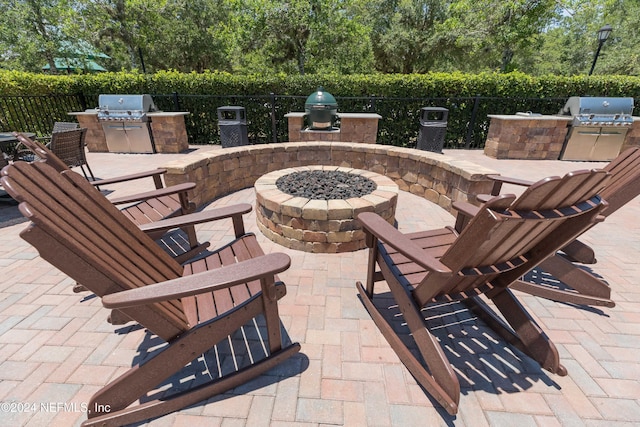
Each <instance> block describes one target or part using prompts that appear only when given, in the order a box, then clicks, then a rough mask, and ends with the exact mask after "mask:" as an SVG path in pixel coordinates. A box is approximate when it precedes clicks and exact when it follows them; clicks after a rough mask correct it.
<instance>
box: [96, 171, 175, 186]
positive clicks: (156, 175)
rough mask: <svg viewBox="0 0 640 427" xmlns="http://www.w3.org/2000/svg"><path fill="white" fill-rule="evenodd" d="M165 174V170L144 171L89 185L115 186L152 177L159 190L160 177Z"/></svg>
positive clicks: (100, 180)
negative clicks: (119, 183)
mask: <svg viewBox="0 0 640 427" xmlns="http://www.w3.org/2000/svg"><path fill="white" fill-rule="evenodd" d="M165 173H167V170H166V169H155V170H151V171H146V172H139V173H134V174H131V175H123V176H117V177H114V178H106V179H99V180H96V181H91V184H92V185H96V186H99V185H107V184H115V183H118V182H126V181H133V180H136V179H141V178H148V177H153V180H154V182H155V183H156V188H161V187H162V182H161V181H160V175H164V174H165ZM156 179H157V180H158V181H156ZM158 182H160V186H158Z"/></svg>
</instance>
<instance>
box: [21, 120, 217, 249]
mask: <svg viewBox="0 0 640 427" xmlns="http://www.w3.org/2000/svg"><path fill="white" fill-rule="evenodd" d="M67 132H69V131H67ZM70 132H73V130H71V131H70ZM59 134H65V131H59V132H54V135H59ZM14 135H15V136H16V138H18V140H19V141H20V143H21V144H22V145H24V146H25V147H26V148H28V149H29V150H31V151H32V152H33V153H34V154H35V156H37V158H38V159H39V160H40V161H43V162H45V163H47V164H49V165H51V166H52V167H53V168H54V169H56V170H57V171H58V172H63V171H66V170H69V167H68V166H67V163H65V162H64V161H62V160H60V159H59V158H58V156H56V155H55V154H54V153H53V152H52V151H51V150H49V149H48V148H47V147H45V146H44V145H42V144H40V143H38V142H36V141H33V140H32V139H30V138H28V137H26V136H25V135H23V134H20V133H14ZM166 172H167V171H166V169H155V170H152V171H146V172H140V173H136V174H130V175H124V176H119V177H115V178H109V179H101V180H93V181H90V183H91V185H94V186H96V187H98V186H100V185H102V186H104V185H109V184H115V183H119V182H129V181H135V180H138V179H144V178H153V182H154V185H155V188H156V189H155V190H154V191H149V192H145V193H138V194H133V195H129V196H124V197H118V198H112V199H110V201H111V203H113V204H115V205H127V206H126V207H125V208H123V209H122V213H123V214H124V215H125V216H126V217H127V218H129V219H130V220H131V221H132V222H133V223H134V224H136V225H138V226H144V225H146V224H150V223H153V222H156V221H159V220H162V219H166V218H171V217H174V216H177V215H185V214H188V213H192V212H194V211H195V205H194V204H193V203H191V202H189V196H188V193H187V192H188V191H189V190H192V189H193V188H194V187H195V183H183V184H179V185H174V186H170V187H164V185H163V182H162V178H161V176H162V175H164V174H165V173H166ZM85 177H86V175H85ZM183 231H184V232H185V233H186V235H187V239H188V242H189V247H188V248H187V249H186V250H185V252H184V253H179V254H178V256H179V258H178V259H180V260H186V259H188V258H190V257H192V256H194V255H197V254H198V253H200V252H202V251H203V250H205V249H206V247H207V245H206V244H200V243H199V242H198V238H197V236H196V232H195V228H194V227H193V226H184V227H183ZM149 233H150V236H151V237H152V238H153V239H159V238H160V237H162V235H163V234H164V231H162V232H159V231H157V230H153V231H151V230H150V231H149Z"/></svg>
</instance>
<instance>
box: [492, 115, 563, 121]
mask: <svg viewBox="0 0 640 427" xmlns="http://www.w3.org/2000/svg"><path fill="white" fill-rule="evenodd" d="M487 117H489V118H490V119H500V120H565V121H567V122H569V121H571V120H573V116H558V115H542V116H521V115H518V114H488V115H487Z"/></svg>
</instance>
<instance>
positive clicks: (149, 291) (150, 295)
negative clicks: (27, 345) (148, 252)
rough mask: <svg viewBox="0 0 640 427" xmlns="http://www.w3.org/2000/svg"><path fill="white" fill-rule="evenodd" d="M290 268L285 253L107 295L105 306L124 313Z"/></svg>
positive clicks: (260, 257)
mask: <svg viewBox="0 0 640 427" xmlns="http://www.w3.org/2000/svg"><path fill="white" fill-rule="evenodd" d="M290 265H291V259H290V258H289V256H288V255H286V254H284V253H273V254H268V255H263V256H259V257H257V258H252V259H250V260H247V261H242V262H239V263H237V264H233V265H229V266H225V267H221V268H217V269H215V270H210V271H205V272H202V273H197V274H192V275H188V276H183V277H180V278H178V279H173V280H167V281H166V282H160V283H154V284H152V285H147V286H142V287H140V288H135V289H129V290H126V291H122V292H117V293H114V294H109V295H105V296H104V297H103V298H102V304H103V305H104V306H105V307H106V308H115V309H121V308H127V307H135V306H140V305H147V304H151V303H155V302H161V301H167V300H173V299H178V298H184V297H188V296H192V295H199V294H203V293H206V292H212V291H214V290H216V289H224V288H228V287H231V286H235V285H239V284H241V283H246V282H251V281H253V280H260V279H263V278H268V277H273V276H274V275H275V274H277V273H281V272H283V271H285V270H286V269H288V268H289V266H290Z"/></svg>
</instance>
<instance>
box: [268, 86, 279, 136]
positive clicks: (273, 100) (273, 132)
mask: <svg viewBox="0 0 640 427" xmlns="http://www.w3.org/2000/svg"><path fill="white" fill-rule="evenodd" d="M269 97H270V99H271V141H273V142H278V121H277V120H276V94H275V93H273V92H270V93H269Z"/></svg>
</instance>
